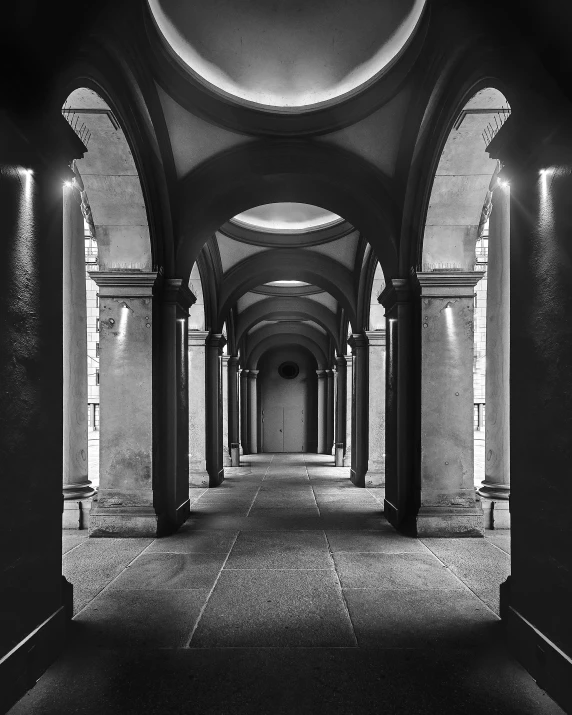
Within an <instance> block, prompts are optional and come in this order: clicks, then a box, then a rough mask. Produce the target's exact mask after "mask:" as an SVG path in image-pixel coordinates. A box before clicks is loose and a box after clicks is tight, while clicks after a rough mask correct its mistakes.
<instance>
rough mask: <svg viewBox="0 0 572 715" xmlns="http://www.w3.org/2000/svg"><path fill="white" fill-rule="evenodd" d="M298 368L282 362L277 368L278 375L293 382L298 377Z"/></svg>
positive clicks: (293, 363)
mask: <svg viewBox="0 0 572 715" xmlns="http://www.w3.org/2000/svg"><path fill="white" fill-rule="evenodd" d="M299 372H300V368H299V367H298V365H296V363H295V362H283V363H282V365H280V367H279V368H278V374H279V375H280V377H283V378H284V379H285V380H293V379H294V378H295V377H297V376H298V373H299Z"/></svg>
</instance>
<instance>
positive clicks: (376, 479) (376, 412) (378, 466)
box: [366, 330, 385, 486]
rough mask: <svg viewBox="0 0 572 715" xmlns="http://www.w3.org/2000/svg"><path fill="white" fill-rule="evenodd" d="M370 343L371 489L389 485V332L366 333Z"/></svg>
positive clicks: (368, 478)
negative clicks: (387, 438) (387, 467)
mask: <svg viewBox="0 0 572 715" xmlns="http://www.w3.org/2000/svg"><path fill="white" fill-rule="evenodd" d="M366 335H367V338H368V341H369V455H368V468H367V474H366V484H367V485H368V486H374V485H375V486H383V485H384V484H385V330H374V331H369V332H368V333H366Z"/></svg>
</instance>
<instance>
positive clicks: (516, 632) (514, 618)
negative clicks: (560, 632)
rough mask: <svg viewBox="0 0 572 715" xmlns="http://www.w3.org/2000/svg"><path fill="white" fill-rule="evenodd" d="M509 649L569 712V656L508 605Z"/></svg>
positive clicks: (571, 672)
mask: <svg viewBox="0 0 572 715" xmlns="http://www.w3.org/2000/svg"><path fill="white" fill-rule="evenodd" d="M505 614H506V615H505V622H506V628H507V635H508V644H509V648H510V650H511V652H512V654H513V655H514V657H515V658H516V659H517V660H519V661H520V662H521V663H522V665H523V666H524V667H525V668H526V669H527V670H528V672H529V673H530V674H531V675H532V677H533V678H534V679H535V680H536V683H537V685H538V687H540V688H542V690H545V691H546V692H547V693H548V695H550V697H551V698H552V699H553V700H555V701H556V702H557V703H558V705H560V707H561V708H562V709H563V710H564V711H565V712H567V713H569V712H572V688H570V683H572V658H571V657H570V656H569V655H567V654H566V653H564V651H562V650H561V649H560V648H559V647H558V646H557V645H555V644H554V643H553V642H552V641H551V640H550V639H549V638H547V637H546V636H545V635H544V634H543V633H541V631H539V630H538V629H537V628H535V627H534V626H533V625H532V623H530V622H529V621H527V620H526V618H525V617H524V616H523V615H522V614H520V613H519V612H518V611H516V610H515V609H514V608H513V607H512V606H507V608H506V609H505Z"/></svg>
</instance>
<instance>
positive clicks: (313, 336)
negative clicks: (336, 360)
mask: <svg viewBox="0 0 572 715" xmlns="http://www.w3.org/2000/svg"><path fill="white" fill-rule="evenodd" d="M274 335H284V336H286V337H287V338H288V341H289V342H290V343H295V342H296V341H297V340H298V338H299V337H303V338H306V339H308V340H311V341H312V342H313V343H314V344H315V345H316V347H317V348H319V349H320V352H321V355H322V357H323V361H322V362H323V364H324V365H326V364H327V362H328V360H327V356H328V338H327V337H326V336H325V335H323V334H322V333H320V332H318V331H317V330H316V329H315V328H312V327H311V326H310V325H307V324H305V323H302V324H300V323H286V322H284V323H273V324H271V325H265V326H264V327H262V328H259V329H258V330H257V331H256V332H255V333H253V334H252V335H250V336H249V339H248V341H247V346H246V347H247V355H246V359H247V363H250V360H251V355H252V354H253V352H254V351H255V350H256V348H257V346H258V345H259V344H260V343H261V342H262V341H263V340H265V339H266V338H269V337H272V336H274Z"/></svg>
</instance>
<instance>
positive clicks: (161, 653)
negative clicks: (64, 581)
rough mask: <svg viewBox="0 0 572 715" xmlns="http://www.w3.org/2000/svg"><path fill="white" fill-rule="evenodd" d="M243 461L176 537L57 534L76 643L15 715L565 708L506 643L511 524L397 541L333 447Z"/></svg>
mask: <svg viewBox="0 0 572 715" xmlns="http://www.w3.org/2000/svg"><path fill="white" fill-rule="evenodd" d="M244 459H245V461H248V462H250V466H244V467H242V468H238V469H234V470H230V469H229V470H228V472H227V474H228V476H227V479H226V480H225V482H224V483H223V485H222V486H221V487H219V488H217V489H212V490H203V489H196V490H195V489H193V490H191V491H192V501H193V505H192V507H191V508H192V516H191V519H190V520H189V521H188V522H187V524H185V525H184V527H183V528H182V529H181V530H180V532H179V533H178V534H175V535H174V536H171V537H168V538H163V539H156V540H152V539H86V538H85V534H84V533H82V532H67V533H65V534H64V551H65V554H64V573H65V575H66V576H67V578H68V579H69V580H70V581H71V582H72V583H73V584H74V591H75V594H74V595H75V612H76V615H75V618H74V621H73V623H72V627H71V636H70V645H69V647H68V648H67V650H66V652H65V653H64V654H63V655H62V656H61V657H60V659H59V660H58V661H57V662H56V663H55V664H54V665H53V666H52V667H51V668H50V669H49V670H48V672H47V673H46V674H45V675H44V676H43V677H42V678H41V679H40V680H39V681H38V683H37V684H36V686H35V688H34V689H33V690H32V691H30V692H29V693H28V694H27V695H26V696H25V697H24V698H23V699H22V700H21V701H20V702H19V703H18V704H17V705H16V706H15V707H14V708H13V709H12V710H11V711H10V712H11V713H12V715H24V714H25V715H40V714H41V715H52V714H53V715H56V714H57V715H66V714H67V713H81V714H86V715H87V714H89V715H92V714H93V715H107V714H108V713H109V714H111V713H113V714H114V715H124V714H129V715H130V714H131V713H133V714H135V713H137V714H138V715H140V714H144V713H145V714H146V713H157V714H163V713H166V714H167V713H169V714H170V713H200V714H203V713H217V714H220V715H223V714H224V715H227V714H228V715H234V714H235V713H236V714H239V713H268V714H269V715H270V714H272V715H273V714H274V713H322V712H327V713H348V714H350V713H351V714H355V715H361V714H364V715H365V714H366V713H400V714H401V713H402V714H403V715H411V714H415V713H423V714H427V713H439V714H440V715H444V714H445V713H461V712H462V713H475V714H476V713H479V714H482V713H503V714H506V713H514V714H515V715H516V714H517V713H518V715H525V714H531V715H532V714H533V713H561V712H562V711H561V710H560V709H559V708H558V707H557V706H556V705H555V704H554V703H553V701H552V700H551V699H550V698H549V697H548V696H547V695H546V694H545V693H544V692H543V691H542V690H540V689H539V688H538V687H537V686H536V684H535V683H534V681H533V680H532V679H531V678H530V676H529V675H528V674H527V673H526V671H524V669H523V668H522V667H521V666H520V665H519V664H518V663H517V662H516V661H515V660H513V659H512V658H511V657H509V656H508V655H507V653H506V651H505V649H504V646H503V640H502V631H501V626H500V622H499V619H498V616H497V612H498V586H499V584H500V583H501V582H502V581H503V580H504V579H505V578H506V576H507V575H508V572H509V566H510V561H509V556H508V550H509V545H508V541H509V537H508V536H507V535H503V534H502V533H500V534H499V533H498V532H493V533H491V534H489V535H488V536H487V538H486V539H424V540H419V539H415V538H410V537H406V536H402V535H400V534H397V533H396V532H395V531H394V530H393V529H392V527H390V526H389V524H388V523H387V522H386V521H385V519H384V516H383V490H382V489H356V488H355V487H353V485H352V484H351V483H350V481H349V478H348V470H346V469H335V468H333V467H331V466H328V465H330V464H331V458H329V457H324V456H318V455H274V456H272V455H255V456H247V457H245V458H244Z"/></svg>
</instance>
